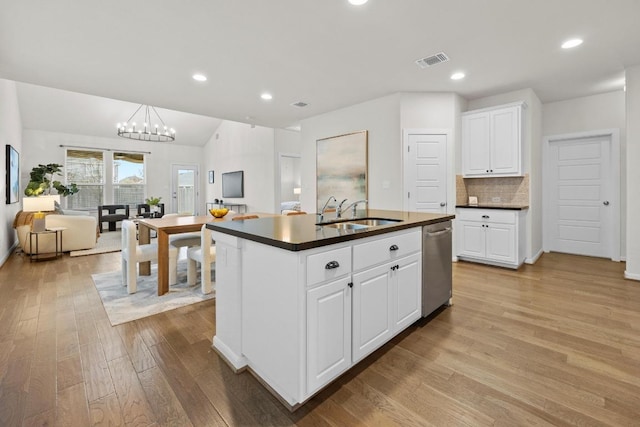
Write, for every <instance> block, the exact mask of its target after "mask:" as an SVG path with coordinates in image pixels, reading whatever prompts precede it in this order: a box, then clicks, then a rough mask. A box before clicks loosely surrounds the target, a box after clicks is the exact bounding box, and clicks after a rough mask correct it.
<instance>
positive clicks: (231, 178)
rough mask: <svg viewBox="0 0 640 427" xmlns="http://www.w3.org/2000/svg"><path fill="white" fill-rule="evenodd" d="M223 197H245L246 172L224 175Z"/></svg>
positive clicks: (226, 173)
mask: <svg viewBox="0 0 640 427" xmlns="http://www.w3.org/2000/svg"><path fill="white" fill-rule="evenodd" d="M222 197H224V198H225V199H226V198H239V197H244V171H235V172H225V173H223V174H222Z"/></svg>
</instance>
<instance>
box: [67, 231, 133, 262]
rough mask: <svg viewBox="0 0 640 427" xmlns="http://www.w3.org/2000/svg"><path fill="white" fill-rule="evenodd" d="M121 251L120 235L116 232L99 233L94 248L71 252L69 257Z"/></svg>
mask: <svg viewBox="0 0 640 427" xmlns="http://www.w3.org/2000/svg"><path fill="white" fill-rule="evenodd" d="M120 250H122V233H121V232H120V230H118V231H108V232H105V233H101V234H100V237H99V238H98V243H97V244H96V246H95V247H94V248H91V249H83V250H80V251H71V252H69V256H83V255H94V254H105V253H107V252H118V251H120Z"/></svg>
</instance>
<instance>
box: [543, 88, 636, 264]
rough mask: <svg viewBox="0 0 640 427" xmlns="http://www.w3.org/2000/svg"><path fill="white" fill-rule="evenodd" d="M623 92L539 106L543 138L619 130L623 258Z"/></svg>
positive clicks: (624, 131)
mask: <svg viewBox="0 0 640 427" xmlns="http://www.w3.org/2000/svg"><path fill="white" fill-rule="evenodd" d="M625 116H626V113H625V92H624V91H617V92H609V93H603V94H599V95H593V96H586V97H582V98H575V99H569V100H566V101H559V102H551V103H548V104H544V105H543V106H542V134H543V136H545V137H547V136H554V135H562V134H571V133H579V132H587V131H594V130H600V129H619V130H620V159H621V161H620V216H621V219H620V246H621V247H620V254H621V256H622V257H623V258H624V257H625V254H626V241H627V239H626V230H627V227H626V219H627V197H626V194H627V161H626V160H625V159H626V153H627V138H626V134H627V132H626V120H625Z"/></svg>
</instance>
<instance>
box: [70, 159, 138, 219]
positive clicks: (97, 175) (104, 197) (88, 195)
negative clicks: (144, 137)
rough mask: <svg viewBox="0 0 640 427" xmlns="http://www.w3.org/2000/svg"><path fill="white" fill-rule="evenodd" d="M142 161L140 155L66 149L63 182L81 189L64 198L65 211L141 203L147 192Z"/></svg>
mask: <svg viewBox="0 0 640 427" xmlns="http://www.w3.org/2000/svg"><path fill="white" fill-rule="evenodd" d="M144 162H145V159H144V154H142V153H130V152H129V153H128V152H117V151H116V152H110V151H96V150H75V149H74V150H72V149H67V163H66V167H65V172H66V182H67V183H72V182H74V183H76V184H77V185H78V188H79V189H80V191H79V192H78V193H77V194H74V195H73V196H71V197H66V198H65V199H66V200H65V201H66V203H67V204H66V206H67V208H69V209H96V208H97V207H98V206H99V205H110V204H118V205H123V204H126V205H130V206H135V205H137V204H138V203H142V202H143V201H144V197H145V193H146V180H145V175H144V171H145V163H144Z"/></svg>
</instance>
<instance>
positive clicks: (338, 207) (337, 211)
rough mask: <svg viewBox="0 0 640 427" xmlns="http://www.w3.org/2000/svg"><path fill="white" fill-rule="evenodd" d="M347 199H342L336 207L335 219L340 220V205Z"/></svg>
mask: <svg viewBox="0 0 640 427" xmlns="http://www.w3.org/2000/svg"><path fill="white" fill-rule="evenodd" d="M346 201H347V199H343V200H342V201H341V202H340V203H338V206H337V207H336V218H342V205H343V204H344V202H346Z"/></svg>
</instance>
